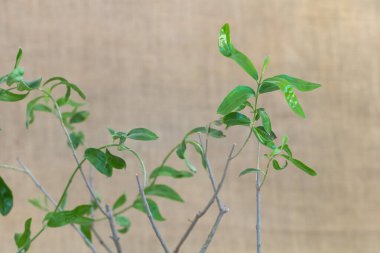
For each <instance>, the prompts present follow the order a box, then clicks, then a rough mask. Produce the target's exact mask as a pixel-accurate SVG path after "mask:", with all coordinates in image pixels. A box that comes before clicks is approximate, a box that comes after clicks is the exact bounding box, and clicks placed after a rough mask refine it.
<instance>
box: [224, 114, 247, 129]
mask: <svg viewBox="0 0 380 253" xmlns="http://www.w3.org/2000/svg"><path fill="white" fill-rule="evenodd" d="M222 122H223V123H224V124H225V125H226V126H227V127H230V126H249V125H250V124H251V120H250V119H249V118H248V117H247V116H245V115H244V114H241V113H239V112H231V113H229V114H227V115H226V116H224V117H223V118H222Z"/></svg>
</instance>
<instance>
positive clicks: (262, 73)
mask: <svg viewBox="0 0 380 253" xmlns="http://www.w3.org/2000/svg"><path fill="white" fill-rule="evenodd" d="M269 61H270V59H269V57H268V56H267V57H265V59H264V62H263V67H262V68H261V78H262V77H263V76H264V73H265V71H266V70H267V67H268V64H269Z"/></svg>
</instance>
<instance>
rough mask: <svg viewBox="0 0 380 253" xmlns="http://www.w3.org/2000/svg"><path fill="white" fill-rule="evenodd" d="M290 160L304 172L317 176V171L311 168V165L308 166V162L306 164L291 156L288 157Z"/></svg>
mask: <svg viewBox="0 0 380 253" xmlns="http://www.w3.org/2000/svg"><path fill="white" fill-rule="evenodd" d="M288 160H289V161H290V162H291V163H293V165H294V166H296V167H297V168H299V169H300V170H303V171H304V172H306V173H307V174H309V175H310V176H316V175H317V172H315V171H314V170H313V169H312V168H310V167H309V166H307V165H306V164H304V163H303V162H301V161H300V160H297V159H295V158H291V157H288Z"/></svg>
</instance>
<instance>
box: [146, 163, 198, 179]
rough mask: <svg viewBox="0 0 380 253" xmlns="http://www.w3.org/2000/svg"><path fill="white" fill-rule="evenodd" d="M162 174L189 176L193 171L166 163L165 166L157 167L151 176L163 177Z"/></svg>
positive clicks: (175, 176) (180, 176)
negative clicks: (175, 167)
mask: <svg viewBox="0 0 380 253" xmlns="http://www.w3.org/2000/svg"><path fill="white" fill-rule="evenodd" d="M162 176H168V177H172V178H188V177H192V176H193V173H191V172H188V171H184V170H176V169H174V168H172V167H169V166H166V165H164V166H161V167H157V168H155V169H154V170H153V171H152V173H151V174H150V177H149V178H151V179H156V178H157V177H162Z"/></svg>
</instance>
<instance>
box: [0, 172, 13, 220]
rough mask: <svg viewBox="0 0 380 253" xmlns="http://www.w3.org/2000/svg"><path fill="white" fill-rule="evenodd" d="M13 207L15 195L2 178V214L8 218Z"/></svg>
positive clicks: (0, 197) (0, 189)
mask: <svg viewBox="0 0 380 253" xmlns="http://www.w3.org/2000/svg"><path fill="white" fill-rule="evenodd" d="M12 207H13V194H12V191H11V189H9V187H8V185H7V184H6V183H5V181H4V180H3V178H2V177H0V213H1V215H3V216H6V215H7V214H8V213H9V212H10V211H11V210H12Z"/></svg>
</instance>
